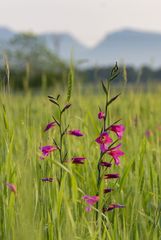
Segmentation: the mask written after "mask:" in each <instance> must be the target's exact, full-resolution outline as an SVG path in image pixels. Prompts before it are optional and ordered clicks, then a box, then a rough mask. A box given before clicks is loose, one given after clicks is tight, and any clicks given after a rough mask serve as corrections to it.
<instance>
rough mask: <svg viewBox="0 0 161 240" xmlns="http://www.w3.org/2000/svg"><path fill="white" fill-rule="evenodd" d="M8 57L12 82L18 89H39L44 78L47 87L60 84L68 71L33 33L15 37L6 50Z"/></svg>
mask: <svg viewBox="0 0 161 240" xmlns="http://www.w3.org/2000/svg"><path fill="white" fill-rule="evenodd" d="M6 55H7V58H8V60H9V65H10V69H11V78H12V81H11V82H12V83H13V82H14V86H16V87H18V88H22V87H24V88H28V87H29V85H30V87H32V86H34V87H39V86H40V85H41V82H42V79H43V76H46V84H47V86H51V85H53V84H55V83H60V82H62V81H63V78H64V75H65V73H66V72H67V69H68V67H67V65H66V64H65V63H64V62H63V61H62V60H60V58H59V57H58V56H57V55H55V54H54V53H53V52H52V51H51V50H49V49H48V47H47V46H46V44H45V42H43V40H41V39H40V38H39V37H38V36H36V35H34V34H32V33H21V34H17V35H15V36H14V37H13V38H12V39H11V41H10V42H9V44H8V46H7V48H6ZM29 82H30V83H29Z"/></svg>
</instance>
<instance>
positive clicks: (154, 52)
mask: <svg viewBox="0 0 161 240" xmlns="http://www.w3.org/2000/svg"><path fill="white" fill-rule="evenodd" d="M90 59H94V61H95V62H97V64H98V65H106V64H109V63H113V62H115V61H116V60H117V61H119V62H124V63H126V64H132V65H136V66H140V65H144V64H148V65H149V64H153V65H154V66H158V65H160V66H161V34H158V33H149V32H140V31H133V30H122V31H118V32H114V33H111V34H108V35H107V36H106V37H105V38H104V39H103V40H102V41H101V42H100V43H99V44H98V45H97V46H95V47H94V48H93V49H92V50H91V52H90ZM94 61H93V62H94Z"/></svg>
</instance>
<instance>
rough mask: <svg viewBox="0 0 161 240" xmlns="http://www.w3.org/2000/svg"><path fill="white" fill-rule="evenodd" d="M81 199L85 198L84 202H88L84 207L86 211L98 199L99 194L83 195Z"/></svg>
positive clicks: (89, 209) (88, 210)
mask: <svg viewBox="0 0 161 240" xmlns="http://www.w3.org/2000/svg"><path fill="white" fill-rule="evenodd" d="M82 199H83V200H85V202H86V203H87V204H88V206H87V207H86V212H90V211H91V210H92V209H91V207H92V206H93V205H94V204H95V203H96V202H98V201H99V196H89V195H85V196H83V197H82Z"/></svg>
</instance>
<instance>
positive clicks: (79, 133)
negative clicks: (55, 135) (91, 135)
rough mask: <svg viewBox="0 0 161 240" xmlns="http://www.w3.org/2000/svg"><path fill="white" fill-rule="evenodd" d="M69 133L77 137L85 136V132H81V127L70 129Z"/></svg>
mask: <svg viewBox="0 0 161 240" xmlns="http://www.w3.org/2000/svg"><path fill="white" fill-rule="evenodd" d="M68 134H69V135H73V136H76V137H82V136H84V134H83V133H81V132H80V130H79V129H75V130H70V131H68Z"/></svg>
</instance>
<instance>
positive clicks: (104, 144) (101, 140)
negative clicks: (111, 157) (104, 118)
mask: <svg viewBox="0 0 161 240" xmlns="http://www.w3.org/2000/svg"><path fill="white" fill-rule="evenodd" d="M95 141H96V142H97V143H98V144H100V149H101V152H106V151H107V149H108V145H109V144H110V143H112V139H111V138H110V137H109V135H108V133H107V132H103V133H101V135H100V136H99V137H98V138H97V139H96V140H95Z"/></svg>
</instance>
